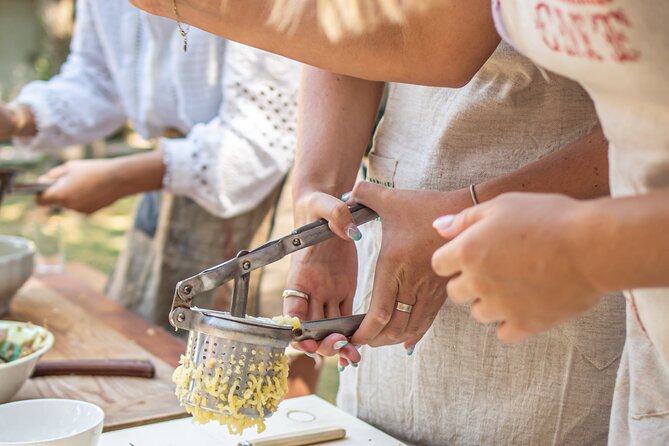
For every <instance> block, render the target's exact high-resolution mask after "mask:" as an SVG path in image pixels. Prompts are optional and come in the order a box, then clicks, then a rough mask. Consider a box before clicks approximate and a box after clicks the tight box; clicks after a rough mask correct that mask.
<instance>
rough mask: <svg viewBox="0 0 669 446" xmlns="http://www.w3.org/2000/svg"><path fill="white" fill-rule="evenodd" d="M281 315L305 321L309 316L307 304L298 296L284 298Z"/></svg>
mask: <svg viewBox="0 0 669 446" xmlns="http://www.w3.org/2000/svg"><path fill="white" fill-rule="evenodd" d="M291 289H299V288H291ZM283 314H285V315H286V316H291V317H297V318H299V319H300V320H301V321H304V320H307V317H308V315H309V302H308V301H307V300H306V299H303V298H301V297H298V296H286V297H285V298H284V299H283Z"/></svg>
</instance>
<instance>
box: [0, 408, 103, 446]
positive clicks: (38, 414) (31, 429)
mask: <svg viewBox="0 0 669 446" xmlns="http://www.w3.org/2000/svg"><path fill="white" fill-rule="evenodd" d="M104 418H105V414H104V412H103V411H102V409H100V408H99V407H98V406H96V405H95V404H91V403H86V402H84V401H76V400H60V399H44V400H26V401H17V402H14V403H7V404H2V405H0V445H3V446H5V445H14V446H15V445H22V446H95V445H97V444H98V441H100V434H101V433H102V423H103V421H104Z"/></svg>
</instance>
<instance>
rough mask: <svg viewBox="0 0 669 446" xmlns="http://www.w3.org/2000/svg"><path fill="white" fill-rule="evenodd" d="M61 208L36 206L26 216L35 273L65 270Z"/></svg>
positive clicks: (51, 272)
mask: <svg viewBox="0 0 669 446" xmlns="http://www.w3.org/2000/svg"><path fill="white" fill-rule="evenodd" d="M62 213H63V211H62V208H59V207H46V206H38V207H36V208H35V209H33V210H32V211H31V212H30V214H29V216H28V226H29V234H28V237H29V238H31V239H32V241H33V242H34V243H35V248H36V251H37V252H36V255H35V271H36V272H37V273H39V274H53V273H61V272H63V270H64V268H65V244H64V240H63V222H62Z"/></svg>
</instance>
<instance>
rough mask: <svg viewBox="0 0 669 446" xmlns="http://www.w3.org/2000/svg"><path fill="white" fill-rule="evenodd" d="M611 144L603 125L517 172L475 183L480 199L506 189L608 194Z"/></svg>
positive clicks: (579, 195)
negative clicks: (609, 148)
mask: <svg viewBox="0 0 669 446" xmlns="http://www.w3.org/2000/svg"><path fill="white" fill-rule="evenodd" d="M608 147H609V144H608V142H607V141H606V138H605V137H604V133H603V132H602V130H601V128H598V129H596V130H595V131H593V132H592V133H591V134H589V135H587V136H585V137H583V138H581V139H580V140H578V141H576V142H575V143H573V144H571V145H569V146H567V147H565V148H563V149H561V150H558V151H555V152H553V153H551V154H550V155H547V156H545V157H543V158H541V159H540V160H537V161H535V162H533V163H531V164H528V165H526V166H524V167H522V168H520V169H518V170H516V171H514V172H511V173H508V174H506V175H501V176H499V177H497V178H493V179H492V180H489V181H486V182H485V183H481V184H479V185H477V186H476V195H477V197H478V199H479V201H481V202H482V201H486V200H489V199H492V198H494V197H495V196H497V195H499V194H502V193H504V192H511V191H518V192H544V193H550V192H558V193H561V194H564V195H569V196H571V197H574V198H579V199H587V198H597V197H601V196H604V195H608V194H609V168H608V166H609V163H608Z"/></svg>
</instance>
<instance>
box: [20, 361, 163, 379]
mask: <svg viewBox="0 0 669 446" xmlns="http://www.w3.org/2000/svg"><path fill="white" fill-rule="evenodd" d="M62 375H84V376H127V377H134V378H153V377H154V376H155V375H156V369H155V367H154V366H153V364H152V363H151V361H147V360H139V359H74V360H70V359H68V360H53V361H40V362H38V363H37V366H36V367H35V371H34V372H33V374H32V377H33V378H34V377H37V376H62Z"/></svg>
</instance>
